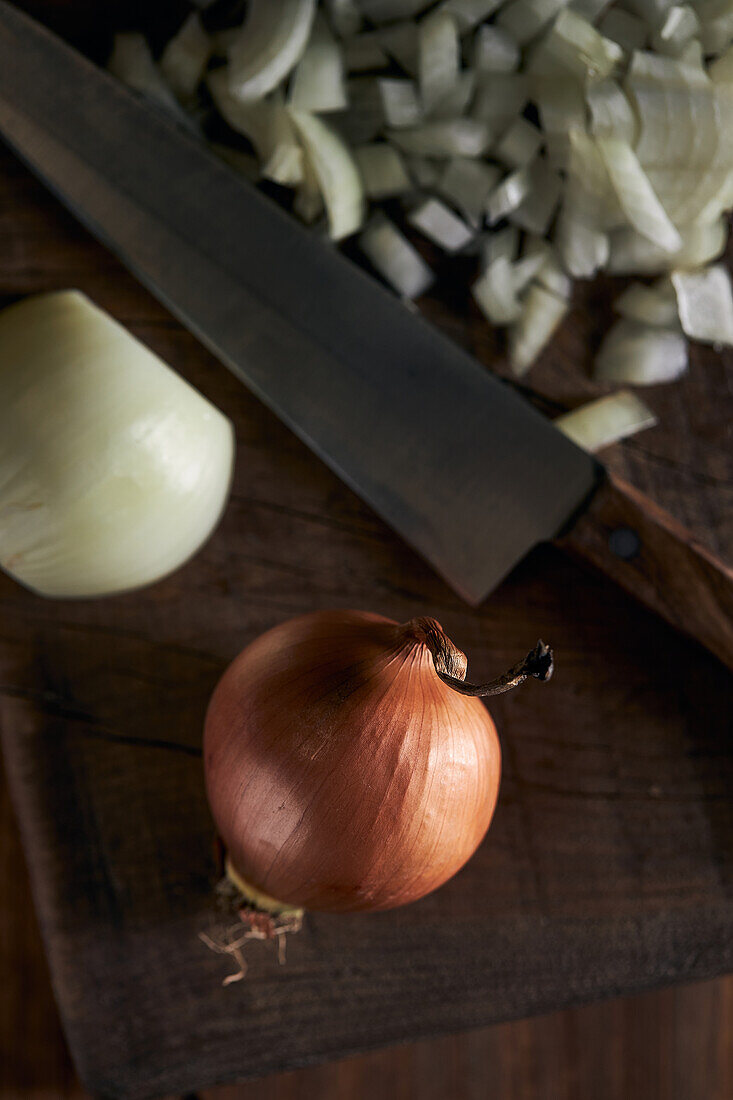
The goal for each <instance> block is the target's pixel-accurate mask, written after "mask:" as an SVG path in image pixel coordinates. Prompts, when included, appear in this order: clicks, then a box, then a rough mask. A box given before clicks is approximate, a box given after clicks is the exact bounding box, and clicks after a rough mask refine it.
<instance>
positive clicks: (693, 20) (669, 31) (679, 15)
mask: <svg viewBox="0 0 733 1100" xmlns="http://www.w3.org/2000/svg"><path fill="white" fill-rule="evenodd" d="M699 30H700V20H699V19H698V18H697V15H696V14H695V12H694V11H693V9H692V8H691V7H689V6H688V5H687V4H679V5H675V6H674V7H672V8H670V9H669V11H668V12H667V14H666V15H665V17H664V21H663V23H662V25H661V26H660V27H659V30H658V31H657V32H656V34H655V35H654V37H653V39H652V43H653V45H654V48H655V49H657V50H659V51H660V53H669V54H672V56H676V55H677V54H679V53H680V52H681V51H682V50H683V49H684V47H685V45H686V43H687V42H689V41H690V39H691V38H694V37H695V35H696V34H697V33H698V32H699Z"/></svg>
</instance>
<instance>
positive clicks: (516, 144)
mask: <svg viewBox="0 0 733 1100" xmlns="http://www.w3.org/2000/svg"><path fill="white" fill-rule="evenodd" d="M541 147H542V134H541V133H540V131H539V130H538V129H537V127H536V126H533V125H532V123H531V122H528V121H527V119H526V118H518V119H517V120H516V121H515V122H513V123H512V124H511V126H510V127H509V129H508V130H507V131H506V133H505V134H504V136H503V138H502V139H501V141H500V142H499V143H498V144H497V145H496V147H495V149H494V150H493V151H494V153H495V155H496V157H497V159H498V160H501V161H503V162H504V163H505V164H508V165H509V167H510V168H524V167H525V166H526V165H528V164H529V162H530V161H532V160H534V158H535V157H536V156H537V154H538V152H539V151H540V149H541Z"/></svg>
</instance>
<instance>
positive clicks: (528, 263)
mask: <svg viewBox="0 0 733 1100" xmlns="http://www.w3.org/2000/svg"><path fill="white" fill-rule="evenodd" d="M543 243H545V242H543ZM549 249H550V246H549V245H546V250H545V251H533V252H529V253H528V254H526V255H524V256H522V258H521V260H517V262H516V263H515V264H512V269H511V272H510V278H511V280H512V285H513V287H514V292H515V294H521V293H522V292H523V291H524V290H526V289H527V287H528V286H529V284H530V283H531V282H532V281H533V279H535V278H536V277H537V276H538V275H539V273H540V271H541V270H542V267H543V265H544V263H545V260H546V259H547V253H548V252H549Z"/></svg>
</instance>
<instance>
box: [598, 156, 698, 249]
mask: <svg viewBox="0 0 733 1100" xmlns="http://www.w3.org/2000/svg"><path fill="white" fill-rule="evenodd" d="M596 145H597V147H598V151H599V153H600V154H601V157H602V159H603V163H604V164H605V166H606V169H607V171H608V175H609V178H610V180H611V183H612V184H613V187H614V189H615V191H616V194H617V196H618V201H619V203H620V205H621V209H622V210H623V211H624V213H625V215H626V217H627V218H628V220H629V222H630V224H631V225H632V226H633V227H634V228H635V229H636V230H637V232H638V233H641V234H642V236H644V237H648V238H649V240H650V241H653V242H654V244H657V245H659V247H660V248H664V249H666V250H667V251H668V252H675V251H676V250H677V249H679V248H680V247H681V245H682V238H681V237H680V235H679V233H678V232H677V230H676V229H675V227H674V225H673V224H672V222H671V221H670V220H669V217H668V216H667V213H666V211H665V209H664V207H663V206H662V204H661V203H660V201H659V199H658V198H657V196H656V195H655V193H654V189H653V188H652V185H651V184H650V182H649V179H648V177H647V176H646V174H645V172H644V169H643V168H642V167H641V165H640V164H639V160H638V158H637V156H636V154H635V153H634V150H633V149H632V148H631V146H630V145H629V144H628V142H625V141H622V140H621V139H620V138H614V137H599V138H597V139H596Z"/></svg>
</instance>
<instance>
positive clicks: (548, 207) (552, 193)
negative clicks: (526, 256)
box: [509, 158, 562, 234]
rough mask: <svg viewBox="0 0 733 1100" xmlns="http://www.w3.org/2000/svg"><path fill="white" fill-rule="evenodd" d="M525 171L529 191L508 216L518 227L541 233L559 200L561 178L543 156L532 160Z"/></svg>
mask: <svg viewBox="0 0 733 1100" xmlns="http://www.w3.org/2000/svg"><path fill="white" fill-rule="evenodd" d="M526 171H527V173H528V181H529V193H528V194H527V196H526V197H525V198H524V199H523V200H522V202H520V204H519V206H518V207H517V208H516V209H515V210H512V211H510V213H509V217H510V219H511V220H512V221H513V222H514V224H515V225H518V226H520V228H522V229H526V230H528V231H529V232H530V233H539V234H543V233H546V232H547V230H548V229H549V227H550V223H551V222H552V219H553V217H554V215H555V210H556V209H557V204H558V203H559V201H560V196H561V194H562V180H561V179H560V176H559V175H558V174H557V172H556V171H555V170H554V169H553V168H551V167H550V165H549V164H548V163H547V161H546V160H544V159H543V158H539V159H537V160H535V161H533V162H532V164H530V166H529V168H528V169H526Z"/></svg>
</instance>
